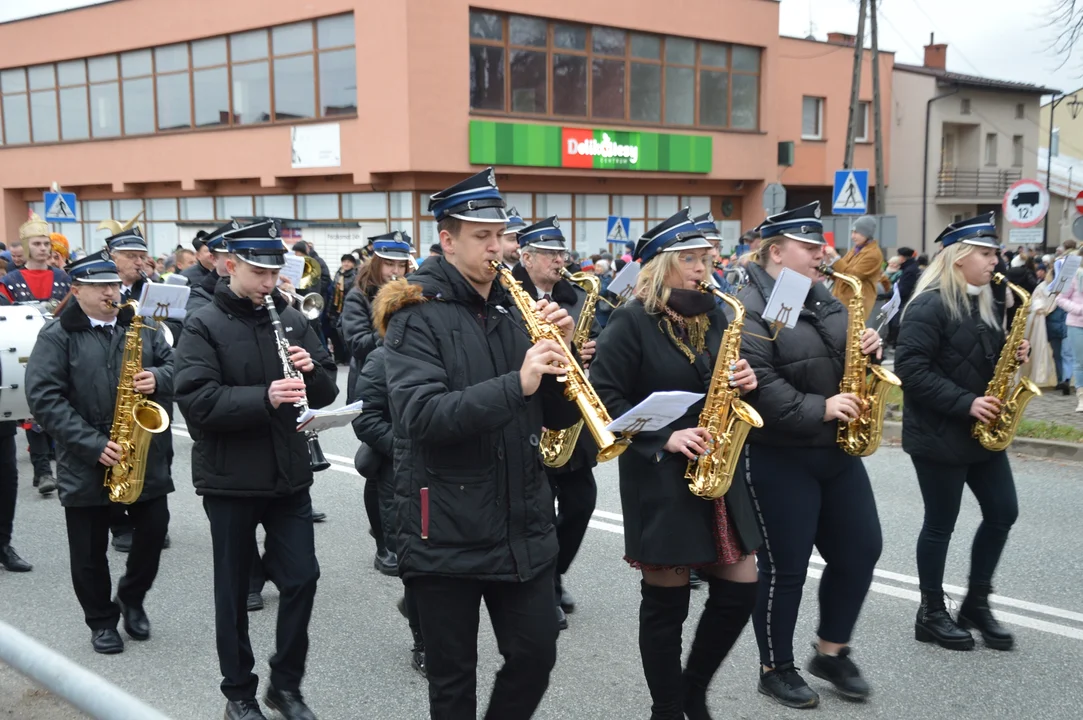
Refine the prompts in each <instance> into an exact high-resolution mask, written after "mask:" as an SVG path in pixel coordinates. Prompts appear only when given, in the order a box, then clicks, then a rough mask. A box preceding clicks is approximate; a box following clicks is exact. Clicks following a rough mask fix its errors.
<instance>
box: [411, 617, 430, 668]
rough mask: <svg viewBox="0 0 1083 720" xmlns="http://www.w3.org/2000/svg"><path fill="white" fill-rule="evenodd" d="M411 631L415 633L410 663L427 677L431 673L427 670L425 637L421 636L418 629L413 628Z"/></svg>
mask: <svg viewBox="0 0 1083 720" xmlns="http://www.w3.org/2000/svg"><path fill="white" fill-rule="evenodd" d="M410 632H411V633H413V635H414V646H413V647H412V648H410V664H411V665H412V666H413V668H414V670H417V671H418V673H420V675H421V677H423V678H427V677H428V676H429V675H428V672H426V670H425V639H424V638H422V637H421V632H420V631H418V630H414V629H413V628H411V629H410Z"/></svg>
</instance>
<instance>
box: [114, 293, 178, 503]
mask: <svg viewBox="0 0 1083 720" xmlns="http://www.w3.org/2000/svg"><path fill="white" fill-rule="evenodd" d="M114 305H115V306H116V307H117V309H118V310H122V309H124V308H126V307H132V308H135V307H137V306H138V303H136V302H135V301H134V300H129V301H128V302H126V303H124V304H123V305H120V304H117V303H114ZM144 327H145V326H144V325H143V318H142V316H140V315H135V316H134V317H132V323H131V325H129V326H128V332H127V334H126V335H125V336H124V357H123V358H122V359H121V364H120V379H119V380H118V382H117V401H116V406H115V407H114V408H113V427H112V428H111V429H110V431H109V440H110V441H111V442H115V443H116V444H117V445H119V446H120V450H121V454H120V462H118V463H117V464H116V465H114V466H112V467H110V468H108V469H107V470H106V471H105V486H106V487H107V488H109V499H110V500H111V501H112V502H115V503H123V504H125V505H131V504H132V503H134V502H135V501H136V500H138V499H139V495H140V494H141V493H142V492H143V479H144V475H145V474H146V470H147V451H148V450H149V449H150V441H151V440H152V439H153V438H154V436H155V435H158V434H160V433H163V432H165V431H166V430H168V429H169V416H168V415H166V412H165V408H163V407H162V406H161V405H159V404H158V403H156V402H152V401H151V400H147V399H146V398H145V397H144V396H143V395H142V394H140V393H138V392H136V390H135V387H134V380H133V378H135V376H136V375H138V374H139V373H141V372H143V332H142V331H143V328H144Z"/></svg>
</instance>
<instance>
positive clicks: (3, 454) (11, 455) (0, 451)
mask: <svg viewBox="0 0 1083 720" xmlns="http://www.w3.org/2000/svg"><path fill="white" fill-rule="evenodd" d="M18 496H19V466H18V464H17V463H16V462H15V436H14V435H8V436H6V437H0V548H3V547H6V546H8V545H9V544H11V527H12V524H13V523H14V521H15V500H16V498H18Z"/></svg>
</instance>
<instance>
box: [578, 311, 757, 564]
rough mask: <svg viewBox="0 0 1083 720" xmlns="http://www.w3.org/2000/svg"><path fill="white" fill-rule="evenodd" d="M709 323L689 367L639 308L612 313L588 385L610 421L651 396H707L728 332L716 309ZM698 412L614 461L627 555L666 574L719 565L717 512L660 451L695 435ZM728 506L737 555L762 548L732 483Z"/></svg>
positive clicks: (682, 463)
mask: <svg viewBox="0 0 1083 720" xmlns="http://www.w3.org/2000/svg"><path fill="white" fill-rule="evenodd" d="M708 318H709V319H710V322H711V327H710V329H709V330H708V331H707V339H706V348H707V349H708V352H705V353H702V354H700V355H699V356H698V357H697V359H696V362H695V364H693V363H690V362H688V358H687V357H686V356H685V355H684V354H682V353H681V351H680V350H679V349H678V348H677V346H676V345H675V344H674V343H673V341H672V340H670V339H669V337H668V336H667V335H666V334H665V332H664V331H663V329H662V327H661V325H660V319H661V318H660V316H658V315H650V314H648V313H647V311H646V309H645V308H644V307H643V304H642V303H641V302H640V301H639V300H632V301H630V302H627V303H625V304H623V305H622V306H621V307H619V308H617V309H616V310H614V311H613V312H612V314H610V316H609V322H608V323H607V324H606V327H605V332H603V333H602V336H601V337H600V338H599V339H598V354H597V357H596V358H595V360H594V363H593V364H592V365H591V368H590V381H591V384H592V385H594V389H595V390H596V391H597V392H598V397H599V398H600V399H601V401H602V403H603V404H604V405H605V407H606V410H608V411H609V414H610V416H612V417H614V418H616V417H618V416H620V415H623V414H624V413H626V412H628V411H629V410H631V409H632V408H633V407H635V406H636V405H637V404H638V403H639V402H641V401H642V400H644V399H645V398H646V397H647V396H649V395H650V394H651V393H653V392H659V391H667V390H684V391H687V392H696V393H703V392H706V391H707V387H708V385H709V384H710V381H711V374H712V373H713V371H714V354H715V353H716V352H717V351H718V348H719V346H720V345H721V343H722V333H723V331H724V330H725V329H726V317H725V315H723V313H722V310H721V309H720V308H719V307H718V306H717V305H716V306H714V307H713V308H712V309H711V311H710V313H708ZM702 410H703V401H700V402H697V403H695V404H694V405H692V407H690V408H688V411H687V412H685V414H684V415H683V416H681V417H680V418H678V419H677V420H675V421H673V422H672V423H671V424H670V425H668V426H667V427H665V428H663V429H661V430H651V431H646V432H641V433H639V434H637V435H636V436H635V437H634V438H633V439H632V444H631V446H630V447H629V448H628V449H627V450H625V451H624V453H623V454H622V455H621V456H620V457H619V458H618V459H617V463H618V465H619V468H620V502H621V509H622V510H623V513H624V552H625V555H626V556H627V557H629V558H630V559H632V560H637V561H639V562H642V563H647V564H651V565H663V566H683V565H707V564H713V563H715V562H717V561H718V548H717V545H716V543H715V529H714V528H715V504H714V502H709V501H706V500H703V499H702V498H699V497H696V496H695V495H693V494H692V492H691V491H690V490H689V489H688V481H687V480H685V479H684V472H685V470H686V469H687V467H688V459H687V458H686V457H685V456H684V455H683V454H677V453H669V452H666V451H665V450H663V449H662V447H663V446H664V445H665V444H666V442H667V441H668V440H669V436H670V435H672V434H673V432H674V431H675V430H684V429H686V428H691V427H696V426H697V425H698V424H699V414H700V412H702ZM725 498H726V499H725V502H726V507H727V510H728V511H729V515H730V518H732V520H733V525H734V528H735V529H736V535H737V536H738V539H739V541H740V544H741V546H742V548H743V549H744V551H745V552H752V551H754V550H756V548H758V547H759V546H760V543H761V541H762V540H761V536H760V531H759V527H758V526H757V524H756V519H755V515H754V514H753V510H752V503H751V501H750V499H749V496H748V489H747V487H746V486H745V484H744V483H743V482H734V483H733V485H732V486H731V487H730V490H729V492H728V493H727V494H726V496H725Z"/></svg>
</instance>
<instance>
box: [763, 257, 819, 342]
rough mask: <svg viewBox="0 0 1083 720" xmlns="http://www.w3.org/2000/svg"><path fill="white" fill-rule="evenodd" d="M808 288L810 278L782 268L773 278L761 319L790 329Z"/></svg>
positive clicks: (810, 282)
mask: <svg viewBox="0 0 1083 720" xmlns="http://www.w3.org/2000/svg"><path fill="white" fill-rule="evenodd" d="M810 288H812V280H811V278H809V277H807V276H805V275H802V274H801V273H798V272H794V271H793V270H790V269H789V268H782V272H781V273H779V275H778V278H777V279H776V280H775V288H774V290H772V291H771V297H770V298H768V300H767V307H765V308H764V309H763V319H764V320H766V321H767V322H777V323H778V324H780V325H783V326H785V327H786V328H788V329H790V330H792V329H793V328H794V327H795V326H796V325H797V318H798V317H799V316H800V315H801V308H802V306H804V304H805V298H806V297H808V291H809V289H810Z"/></svg>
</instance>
